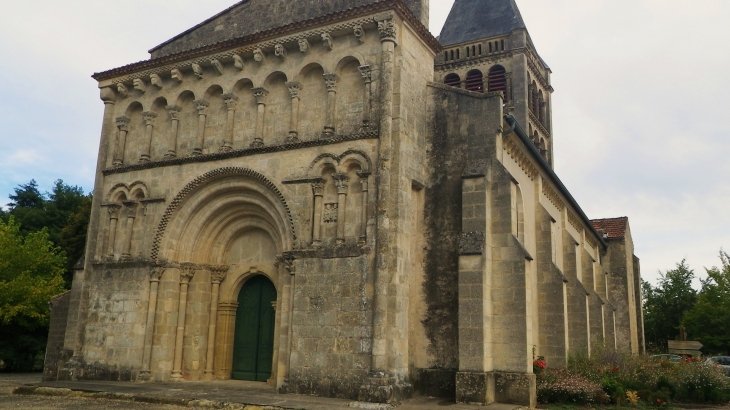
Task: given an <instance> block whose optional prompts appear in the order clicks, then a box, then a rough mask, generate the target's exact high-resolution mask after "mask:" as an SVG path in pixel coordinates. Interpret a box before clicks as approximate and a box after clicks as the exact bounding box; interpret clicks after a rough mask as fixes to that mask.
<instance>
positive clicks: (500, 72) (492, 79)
mask: <svg viewBox="0 0 730 410" xmlns="http://www.w3.org/2000/svg"><path fill="white" fill-rule="evenodd" d="M488 87H489V92H495V91H502V93H503V94H504V100H505V101H507V100H509V96H508V95H507V71H506V70H505V69H504V67H502V66H501V65H495V66H494V67H492V68H490V69H489V79H488Z"/></svg>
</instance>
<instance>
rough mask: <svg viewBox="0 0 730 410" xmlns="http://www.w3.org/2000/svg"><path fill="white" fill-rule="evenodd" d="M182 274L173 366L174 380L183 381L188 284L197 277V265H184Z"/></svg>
mask: <svg viewBox="0 0 730 410" xmlns="http://www.w3.org/2000/svg"><path fill="white" fill-rule="evenodd" d="M181 268H182V272H180V299H179V300H178V308H177V332H176V334H175V356H174V361H173V365H172V380H175V381H180V380H182V353H183V339H184V337H185V314H186V311H187V303H188V284H190V280H192V279H193V276H194V275H195V265H193V264H192V263H184V264H182V265H181Z"/></svg>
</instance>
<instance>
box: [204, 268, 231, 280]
mask: <svg viewBox="0 0 730 410" xmlns="http://www.w3.org/2000/svg"><path fill="white" fill-rule="evenodd" d="M230 268H231V267H230V266H227V265H212V266H210V269H209V270H210V282H211V283H221V282H223V279H225V278H226V275H227V274H228V270H229V269H230Z"/></svg>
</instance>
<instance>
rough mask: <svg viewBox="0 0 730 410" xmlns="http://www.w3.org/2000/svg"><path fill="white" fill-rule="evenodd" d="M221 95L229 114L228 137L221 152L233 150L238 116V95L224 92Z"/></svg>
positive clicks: (227, 120)
mask: <svg viewBox="0 0 730 410" xmlns="http://www.w3.org/2000/svg"><path fill="white" fill-rule="evenodd" d="M221 97H222V98H223V101H224V102H225V103H226V108H227V109H228V114H227V117H226V134H225V135H226V138H225V140H224V141H223V145H222V146H221V149H220V152H231V151H233V126H234V122H235V118H236V104H237V103H238V97H237V96H235V95H234V94H223V95H222V96H221Z"/></svg>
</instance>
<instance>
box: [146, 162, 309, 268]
mask: <svg viewBox="0 0 730 410" xmlns="http://www.w3.org/2000/svg"><path fill="white" fill-rule="evenodd" d="M225 175H243V176H249V177H252V178H254V179H257V180H258V181H259V182H260V183H262V184H263V185H264V186H265V187H266V188H268V189H270V190H271V192H273V193H274V195H275V196H276V197H277V198H278V199H279V201H280V203H281V206H283V207H284V210H285V212H286V218H287V222H288V224H289V228H290V230H291V235H292V239H293V240H296V238H297V235H296V232H295V230H294V219H293V218H292V216H291V210H290V209H289V205H287V203H286V200H285V199H284V195H283V194H282V193H281V191H280V190H279V189H278V188H277V187H276V185H274V183H272V182H271V181H269V180H268V178H266V177H265V176H263V175H262V174H260V173H258V172H256V171H253V170H250V169H248V168H239V167H226V168H219V169H216V170H213V171H210V172H207V173H205V174H203V175H201V176H199V177H197V178H195V179H194V180H192V181H191V182H190V183H188V184H187V185H186V186H185V187H184V188H183V189H182V190H181V191H180V192H179V193H178V194H177V195H176V196H175V198H174V199H173V200H172V201H171V202H170V204H169V205H168V206H167V209H166V210H165V213H164V214H163V215H162V219H161V220H160V223H159V225H158V226H157V230H156V231H155V237H154V240H153V242H152V252H151V253H150V259H152V260H156V259H157V258H158V255H159V253H160V244H161V242H162V238H163V237H164V236H165V231H166V230H167V226H168V224H169V223H170V221H171V220H172V217H173V215H174V214H175V212H176V211H177V209H178V207H179V206H180V205H181V204H182V203H183V202H184V201H185V199H186V198H187V197H188V196H189V195H190V194H192V193H193V192H194V191H195V190H196V189H197V188H198V187H200V186H201V185H202V184H204V183H206V182H208V181H210V180H212V179H214V178H218V177H221V176H225Z"/></svg>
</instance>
